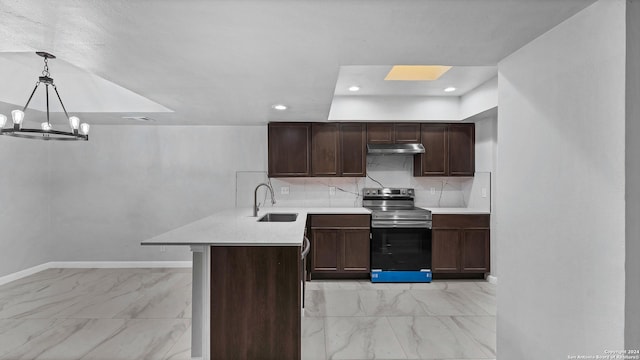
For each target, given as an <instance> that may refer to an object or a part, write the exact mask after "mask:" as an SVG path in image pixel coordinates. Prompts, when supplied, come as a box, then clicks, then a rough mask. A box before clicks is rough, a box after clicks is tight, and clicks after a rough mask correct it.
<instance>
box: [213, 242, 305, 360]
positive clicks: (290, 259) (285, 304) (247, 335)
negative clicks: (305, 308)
mask: <svg viewBox="0 0 640 360" xmlns="http://www.w3.org/2000/svg"><path fill="white" fill-rule="evenodd" d="M301 266H302V264H301V259H300V247H299V246H280V247H270V246H246V247H245V246H213V247H211V325H210V326H211V359H221V360H222V359H224V360H227V359H291V360H293V359H296V360H298V359H300V357H301V305H302V304H301V299H300V294H301V292H300V290H301V277H302V275H301V270H302V267H301Z"/></svg>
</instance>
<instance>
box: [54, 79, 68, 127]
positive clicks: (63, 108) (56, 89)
mask: <svg viewBox="0 0 640 360" xmlns="http://www.w3.org/2000/svg"><path fill="white" fill-rule="evenodd" d="M53 90H55V91H56V95H58V100H59V101H60V105H62V110H64V115H65V116H66V117H67V120H69V114H67V109H66V108H65V107H64V103H63V102H62V98H61V97H60V94H59V93H58V88H57V87H56V86H55V85H53Z"/></svg>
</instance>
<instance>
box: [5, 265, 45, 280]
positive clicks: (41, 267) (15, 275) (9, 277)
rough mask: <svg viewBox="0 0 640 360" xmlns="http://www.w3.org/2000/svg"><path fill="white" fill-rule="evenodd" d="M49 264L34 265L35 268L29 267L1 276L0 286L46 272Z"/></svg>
mask: <svg viewBox="0 0 640 360" xmlns="http://www.w3.org/2000/svg"><path fill="white" fill-rule="evenodd" d="M49 264H50V263H44V264H40V265H36V266H34V267H30V268H28V269H24V270H20V271H16V272H14V273H12V274H9V275H5V276H2V277H0V285H4V284H6V283H10V282H12V281H15V280H18V279H22V278H23V277H27V276H29V275H33V274H35V273H38V272H40V271H42V270H47V269H49V268H50V267H49Z"/></svg>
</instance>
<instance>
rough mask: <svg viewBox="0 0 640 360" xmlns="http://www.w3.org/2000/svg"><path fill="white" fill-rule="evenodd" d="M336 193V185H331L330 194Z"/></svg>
mask: <svg viewBox="0 0 640 360" xmlns="http://www.w3.org/2000/svg"><path fill="white" fill-rule="evenodd" d="M335 194H336V187H335V186H329V195H330V196H333V195H335Z"/></svg>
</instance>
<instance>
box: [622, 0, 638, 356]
mask: <svg viewBox="0 0 640 360" xmlns="http://www.w3.org/2000/svg"><path fill="white" fill-rule="evenodd" d="M626 99H627V103H626V110H627V114H626V117H627V121H626V124H627V125H626V145H627V147H626V193H627V205H626V207H627V213H626V219H627V227H626V231H627V233H626V239H627V242H626V279H627V282H626V301H625V303H626V307H625V348H626V349H640V280H639V279H640V221H638V219H640V103H639V100H640V1H637V0H634V1H629V2H627V95H626Z"/></svg>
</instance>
